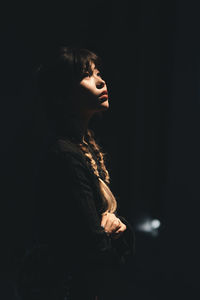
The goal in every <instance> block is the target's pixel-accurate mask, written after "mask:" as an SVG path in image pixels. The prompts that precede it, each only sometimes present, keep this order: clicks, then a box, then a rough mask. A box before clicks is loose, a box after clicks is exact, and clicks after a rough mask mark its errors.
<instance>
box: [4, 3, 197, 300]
mask: <svg viewBox="0 0 200 300" xmlns="http://www.w3.org/2000/svg"><path fill="white" fill-rule="evenodd" d="M1 13H2V17H1V21H2V25H1V110H0V111H1V173H2V180H1V182H2V189H1V191H2V197H1V215H2V216H1V222H2V225H1V230H2V231H1V232H2V234H1V241H2V242H1V245H2V246H1V250H2V251H1V262H2V266H3V267H2V268H1V294H2V296H1V298H2V299H9V300H11V299H15V297H14V295H13V290H12V270H13V265H14V262H15V260H16V258H20V256H21V255H22V253H23V251H24V248H25V247H26V245H27V243H28V241H29V237H30V236H31V232H32V230H33V228H32V204H33V202H32V200H33V197H32V195H33V191H34V174H35V170H36V169H37V163H38V159H39V155H40V150H41V145H42V142H43V136H44V135H45V132H46V127H45V121H44V119H43V115H42V114H41V113H40V108H39V107H38V106H37V105H35V91H34V85H33V81H32V76H33V71H34V70H35V68H36V67H37V64H38V63H39V62H40V61H41V60H42V59H43V57H45V56H46V55H48V53H49V51H51V49H52V48H53V47H54V46H56V45H59V44H62V43H65V44H77V45H81V46H83V47H86V48H89V49H91V50H93V51H96V52H97V53H98V54H99V55H100V56H101V57H102V58H103V60H104V64H105V69H106V70H105V75H106V80H107V84H108V89H109V94H110V109H109V111H107V112H106V113H104V115H103V116H102V118H100V119H94V120H93V122H92V123H91V126H92V127H93V128H94V130H95V131H96V135H97V136H98V138H99V141H100V142H101V144H102V146H103V147H104V150H105V151H106V152H107V153H108V155H109V158H110V160H109V169H110V172H111V176H112V189H113V192H114V193H115V195H116V196H117V198H118V201H119V206H120V209H121V213H122V215H124V216H127V218H128V219H129V220H130V222H131V223H132V224H133V225H134V226H135V224H136V223H137V220H138V218H140V217H141V216H147V217H152V218H156V219H159V220H160V222H161V227H160V230H159V234H158V235H157V236H154V237H153V236H151V235H150V234H145V233H142V232H140V231H138V230H136V239H137V246H136V255H135V258H134V260H133V262H132V263H130V265H129V266H127V274H128V275H127V280H128V282H129V285H130V291H129V292H128V293H129V296H130V299H142V300H143V299H146V298H147V297H148V299H159V300H160V299H197V298H198V297H197V294H198V293H199V282H198V279H199V274H198V273H199V259H198V254H199V250H200V249H199V245H198V240H199V224H198V220H199V210H198V207H199V206H198V202H199V199H200V197H199V196H200V192H199V179H200V175H199V153H200V151H199V150H200V146H199V129H200V126H199V125H200V124H199V106H200V101H199V95H200V92H199V91H200V89H199V84H200V70H199V68H200V61H199V50H200V49H199V48H200V46H199V29H200V19H199V4H198V1H194V0H192V1H190V2H189V1H185V0H184V1H178V0H176V1H158V0H153V1H148V0H138V1H104V0H101V1H97V0H96V1H82V2H81V1H80V2H79V1H75V0H74V1H64V2H60V3H56V4H55V2H54V3H53V4H50V3H46V4H44V3H43V4H42V3H40V4H37V3H36V2H27V4H26V5H24V4H23V5H20V4H19V3H18V2H17V1H16V2H14V3H12V2H9V3H8V4H7V5H6V6H5V7H4V8H3V9H2V11H1ZM127 299H128V296H127Z"/></svg>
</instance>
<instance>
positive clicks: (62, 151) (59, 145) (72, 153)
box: [43, 137, 94, 176]
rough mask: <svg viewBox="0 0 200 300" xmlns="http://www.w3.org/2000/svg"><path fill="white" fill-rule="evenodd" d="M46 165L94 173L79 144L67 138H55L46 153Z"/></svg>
mask: <svg viewBox="0 0 200 300" xmlns="http://www.w3.org/2000/svg"><path fill="white" fill-rule="evenodd" d="M43 162H45V165H49V167H50V168H51V167H52V168H53V169H54V168H61V169H63V170H66V168H67V169H68V170H71V171H72V173H74V172H80V171H84V172H86V173H87V174H88V175H89V173H90V175H91V174H92V175H93V176H94V174H93V170H92V169H91V166H90V164H89V163H88V161H87V159H86V157H85V155H84V153H83V152H82V151H81V149H80V148H79V146H78V145H77V144H75V143H73V142H72V141H71V140H69V139H67V138H60V137H58V138H55V139H54V140H53V141H51V143H50V144H49V146H48V147H47V150H46V152H45V154H44V160H43Z"/></svg>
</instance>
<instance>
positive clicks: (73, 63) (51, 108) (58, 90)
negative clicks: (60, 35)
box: [36, 46, 103, 122]
mask: <svg viewBox="0 0 200 300" xmlns="http://www.w3.org/2000/svg"><path fill="white" fill-rule="evenodd" d="M91 63H94V64H95V66H96V67H97V68H98V69H99V70H100V71H101V72H102V69H103V66H102V61H101V58H100V57H99V56H98V55H97V54H96V53H94V52H92V51H90V50H88V49H85V48H79V47H73V46H61V47H59V48H58V49H56V50H55V51H54V52H53V53H51V55H50V56H47V58H46V59H45V60H44V61H43V62H42V64H41V65H40V66H39V68H38V70H37V72H36V73H37V75H36V78H37V80H36V81H37V88H38V91H39V95H40V97H41V101H42V107H43V109H44V111H45V112H46V116H47V119H48V120H49V121H54V122H56V121H58V120H61V119H62V117H63V112H66V108H67V104H68V102H67V99H68V97H69V96H70V94H71V93H72V91H73V89H74V88H76V86H77V84H78V83H79V82H80V81H81V79H82V77H83V74H84V73H85V72H89V74H91V72H92V70H91Z"/></svg>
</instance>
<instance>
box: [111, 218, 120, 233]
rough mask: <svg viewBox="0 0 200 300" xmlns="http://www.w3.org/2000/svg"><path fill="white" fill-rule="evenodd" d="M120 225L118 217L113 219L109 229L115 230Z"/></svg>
mask: <svg viewBox="0 0 200 300" xmlns="http://www.w3.org/2000/svg"><path fill="white" fill-rule="evenodd" d="M120 227H121V223H120V222H119V221H118V219H114V220H113V222H112V225H111V228H110V230H111V231H112V232H116V230H118V229H119V228H120Z"/></svg>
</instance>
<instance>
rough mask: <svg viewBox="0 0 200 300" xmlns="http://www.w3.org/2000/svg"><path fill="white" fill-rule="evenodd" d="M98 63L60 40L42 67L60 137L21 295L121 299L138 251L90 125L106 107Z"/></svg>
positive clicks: (40, 189) (52, 150)
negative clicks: (130, 260)
mask: <svg viewBox="0 0 200 300" xmlns="http://www.w3.org/2000/svg"><path fill="white" fill-rule="evenodd" d="M101 70H102V63H101V60H100V58H99V57H98V56H97V55H96V54H95V53H93V52H91V51H89V50H87V49H79V48H75V47H60V48H59V50H58V51H57V52H56V53H55V55H52V56H51V58H49V59H48V60H47V61H46V62H45V63H43V65H42V66H41V67H40V69H39V71H38V87H39V91H40V95H41V99H42V101H43V105H44V109H45V111H46V116H47V119H48V121H49V124H51V126H52V128H54V132H55V138H54V139H52V140H51V143H50V144H49V145H48V147H47V151H46V152H45V155H44V156H43V159H42V162H41V164H40V171H39V174H38V184H37V189H36V193H35V199H36V201H35V202H36V203H35V214H36V215H35V220H36V225H35V226H36V227H35V228H36V232H37V234H36V237H35V238H36V241H37V243H36V245H35V247H34V248H33V249H32V250H31V251H30V253H29V254H28V255H27V256H26V257H25V259H24V263H23V267H21V269H20V272H19V277H18V282H19V289H18V291H19V294H20V296H21V298H22V299H27V300H30V299H42V300H44V299H48V300H50V299H54V300H57V299H63V300H64V299H69V300H73V299H82V300H84V299H85V300H96V299H98V300H100V299H117V298H116V293H115V292H116V291H118V290H119V286H120V285H122V283H121V279H120V278H122V277H120V274H121V273H123V269H122V266H123V265H124V263H125V262H126V261H127V259H128V258H129V257H131V256H132V255H133V253H134V233H133V228H132V226H131V225H130V223H129V222H128V221H127V220H126V219H125V218H124V217H122V216H119V215H118V212H117V201H116V199H115V197H114V195H113V193H112V192H111V190H110V187H109V183H110V177H109V173H108V170H107V168H106V165H105V157H104V153H103V152H102V149H101V147H100V146H99V145H98V144H97V142H96V141H95V137H94V133H93V131H92V130H91V129H89V122H90V120H91V118H92V117H93V116H94V115H95V114H96V113H99V112H103V111H105V110H107V109H108V108H109V96H108V89H107V86H106V83H105V81H104V78H103V76H102V74H101ZM123 293H124V294H123V299H127V298H126V296H127V295H126V291H123ZM34 297H35V298H34ZM112 297H113V298H112Z"/></svg>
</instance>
